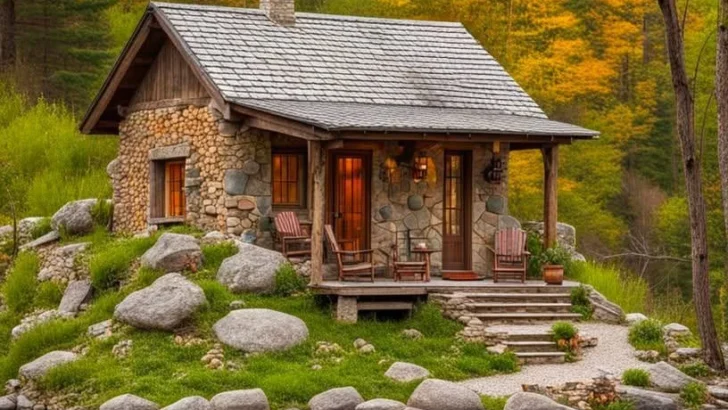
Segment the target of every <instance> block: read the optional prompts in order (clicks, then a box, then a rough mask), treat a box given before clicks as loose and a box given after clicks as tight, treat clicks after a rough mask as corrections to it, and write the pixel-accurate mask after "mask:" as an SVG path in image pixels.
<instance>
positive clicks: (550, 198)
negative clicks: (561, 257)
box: [541, 145, 559, 248]
mask: <svg viewBox="0 0 728 410" xmlns="http://www.w3.org/2000/svg"><path fill="white" fill-rule="evenodd" d="M541 154H542V156H543V170H544V178H543V227H544V234H543V238H544V245H546V247H547V248H551V247H553V246H554V245H556V222H557V221H558V177H559V146H558V145H544V146H543V147H541Z"/></svg>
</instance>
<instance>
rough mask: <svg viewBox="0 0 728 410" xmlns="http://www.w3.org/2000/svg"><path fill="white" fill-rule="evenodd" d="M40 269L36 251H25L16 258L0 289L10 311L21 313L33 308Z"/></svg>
mask: <svg viewBox="0 0 728 410" xmlns="http://www.w3.org/2000/svg"><path fill="white" fill-rule="evenodd" d="M39 269H40V264H39V261H38V255H36V254H35V253H34V252H23V253H21V254H20V255H18V257H17V258H16V259H15V262H14V263H13V266H12V268H10V271H9V272H8V274H7V277H6V279H5V283H4V284H3V285H2V288H1V289H0V291H2V295H3V298H4V299H5V304H6V305H7V308H8V311H10V312H12V313H14V314H21V313H25V312H27V311H28V310H29V309H30V308H31V306H32V304H33V298H34V297H35V294H36V290H37V288H38V279H37V278H36V277H37V275H38V271H39Z"/></svg>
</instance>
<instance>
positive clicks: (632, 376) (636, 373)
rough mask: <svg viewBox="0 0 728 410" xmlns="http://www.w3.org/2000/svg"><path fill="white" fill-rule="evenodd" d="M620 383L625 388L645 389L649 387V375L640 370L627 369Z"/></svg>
mask: <svg viewBox="0 0 728 410" xmlns="http://www.w3.org/2000/svg"><path fill="white" fill-rule="evenodd" d="M622 383H624V384H626V385H627V386H636V387H647V386H649V385H650V374H649V373H648V372H647V371H646V370H642V369H627V370H625V371H624V373H623V374H622Z"/></svg>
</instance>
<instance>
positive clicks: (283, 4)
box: [260, 0, 296, 26]
mask: <svg viewBox="0 0 728 410" xmlns="http://www.w3.org/2000/svg"><path fill="white" fill-rule="evenodd" d="M260 9H261V10H263V11H264V12H265V15H266V16H267V17H268V18H269V19H270V20H271V21H272V22H274V23H276V24H280V25H281V26H293V25H295V24H296V7H295V0H260Z"/></svg>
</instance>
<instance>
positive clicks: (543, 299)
mask: <svg viewBox="0 0 728 410" xmlns="http://www.w3.org/2000/svg"><path fill="white" fill-rule="evenodd" d="M459 297H460V298H467V299H468V300H471V301H474V302H476V303H495V302H507V303H522V302H529V303H571V295H570V294H568V293H518V292H516V293H498V292H495V293H491V292H488V293H471V294H467V295H465V294H461V295H459Z"/></svg>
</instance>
